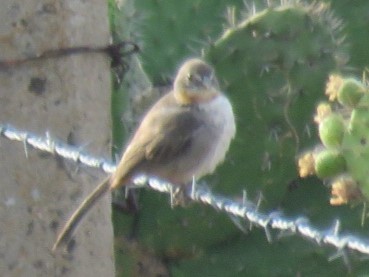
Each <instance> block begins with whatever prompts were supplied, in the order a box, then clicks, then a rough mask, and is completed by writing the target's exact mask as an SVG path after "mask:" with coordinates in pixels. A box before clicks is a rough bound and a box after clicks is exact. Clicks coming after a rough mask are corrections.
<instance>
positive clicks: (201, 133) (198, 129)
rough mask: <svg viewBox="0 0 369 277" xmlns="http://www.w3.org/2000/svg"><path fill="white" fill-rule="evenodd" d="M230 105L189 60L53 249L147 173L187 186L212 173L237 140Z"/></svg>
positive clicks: (205, 70)
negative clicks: (103, 202) (111, 194)
mask: <svg viewBox="0 0 369 277" xmlns="http://www.w3.org/2000/svg"><path fill="white" fill-rule="evenodd" d="M235 131H236V128H235V122H234V115H233V111H232V106H231V104H230V102H229V101H228V99H227V98H226V97H225V96H224V95H223V94H222V93H221V92H220V90H219V86H218V82H217V79H216V77H215V75H214V71H213V69H212V68H211V67H210V66H209V65H207V64H206V63H205V62H203V61H202V60H200V59H190V60H188V61H186V62H185V63H184V64H183V65H182V66H181V68H180V69H179V71H178V74H177V76H176V78H175V82H174V86H173V89H172V91H171V92H170V93H168V94H166V95H164V96H163V97H162V98H161V99H159V100H158V102H156V104H154V105H153V106H152V108H151V109H150V110H149V111H148V113H147V114H146V115H145V116H144V118H143V120H142V122H141V124H140V125H139V127H138V129H137V131H136V132H135V134H134V135H133V137H132V138H131V140H130V142H129V143H128V146H127V148H126V150H125V152H124V154H123V156H122V159H121V161H120V162H119V164H118V166H117V169H116V171H115V172H114V173H113V174H112V176H111V177H109V178H107V179H105V180H104V181H103V182H102V183H101V184H100V185H99V186H98V187H97V188H96V189H95V190H94V191H93V192H92V193H91V194H90V195H89V196H88V197H87V198H86V199H85V200H84V201H83V202H82V204H81V205H80V206H79V208H78V209H77V210H76V211H75V212H74V213H73V215H72V216H71V218H70V219H69V220H68V221H67V223H66V225H65V227H64V228H63V230H62V231H61V233H60V234H59V236H58V238H57V240H56V242H55V244H54V247H53V250H55V249H56V248H57V247H58V246H59V245H61V244H65V243H67V242H68V241H69V240H70V238H71V236H72V234H73V231H74V229H75V228H76V227H77V225H78V223H79V222H80V220H81V219H82V218H83V216H84V215H85V214H86V212H87V211H88V210H89V209H90V208H91V207H92V206H93V205H94V204H95V203H96V201H97V200H98V199H100V198H101V197H102V196H103V195H105V193H106V192H108V191H110V190H113V189H116V188H118V187H121V186H124V185H125V184H128V183H129V182H130V181H131V179H132V178H133V177H135V175H138V174H142V173H144V174H147V175H152V176H156V177H159V178H161V179H164V180H167V181H169V182H171V183H173V184H175V185H186V184H187V183H189V182H191V181H192V179H193V177H195V178H196V179H198V178H201V177H202V176H204V175H206V174H209V173H212V172H213V171H214V170H215V168H216V166H217V165H218V164H219V163H220V162H222V161H223V159H224V156H225V154H226V152H227V150H228V148H229V145H230V142H231V140H232V138H233V137H234V135H235Z"/></svg>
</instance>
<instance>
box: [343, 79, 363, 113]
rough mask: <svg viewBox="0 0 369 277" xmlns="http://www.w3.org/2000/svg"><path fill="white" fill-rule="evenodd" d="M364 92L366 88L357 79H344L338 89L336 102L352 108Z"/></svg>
mask: <svg viewBox="0 0 369 277" xmlns="http://www.w3.org/2000/svg"><path fill="white" fill-rule="evenodd" d="M366 92H368V90H367V88H366V87H365V86H364V85H363V84H362V83H361V82H359V81H358V80H356V79H353V78H349V79H345V80H344V82H343V84H342V86H341V88H340V89H339V91H338V102H339V103H340V104H342V105H343V106H346V107H351V108H354V107H356V105H357V104H358V103H359V101H360V99H361V98H362V97H363V95H364V93H366Z"/></svg>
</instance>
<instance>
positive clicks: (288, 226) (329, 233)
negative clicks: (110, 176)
mask: <svg viewBox="0 0 369 277" xmlns="http://www.w3.org/2000/svg"><path fill="white" fill-rule="evenodd" d="M0 137H5V138H7V139H9V140H15V141H20V142H22V143H23V144H24V145H25V147H29V146H30V147H33V148H35V149H38V150H41V151H45V152H48V153H51V154H53V155H57V156H59V157H62V158H64V159H67V160H71V161H73V162H76V163H81V164H83V165H85V166H88V167H94V168H98V169H101V170H103V171H104V172H106V173H112V172H113V171H114V170H115V165H114V164H113V163H111V162H109V161H106V160H105V159H102V158H96V157H93V156H91V155H88V154H85V153H83V152H82V151H81V150H80V149H78V148H76V147H72V146H69V145H67V144H64V143H61V142H57V141H55V140H52V139H51V138H50V136H46V138H45V137H44V138H43V137H39V136H36V135H33V134H30V133H28V132H25V131H21V130H17V129H15V128H13V127H11V126H6V125H1V124H0ZM134 185H135V186H143V187H149V188H151V189H153V190H156V191H159V192H165V193H171V192H172V189H173V186H172V185H171V184H169V183H167V182H164V181H162V180H159V179H157V178H151V177H148V176H139V177H137V178H135V180H134ZM187 196H188V197H189V198H191V199H192V200H193V201H196V202H200V203H202V204H205V205H209V206H212V207H213V208H215V209H216V210H219V211H223V212H225V213H227V214H228V215H230V216H231V217H232V218H239V219H240V220H246V221H249V222H250V224H252V225H253V226H256V227H260V228H263V229H264V230H265V232H266V235H267V237H268V234H270V232H269V231H270V229H274V230H278V231H280V232H281V233H291V234H295V235H298V236H301V237H304V238H308V239H310V240H312V241H315V242H316V243H318V244H319V245H323V244H324V245H329V246H333V247H335V248H336V249H337V253H339V254H340V255H341V256H343V257H345V256H346V252H345V251H346V250H347V249H350V250H355V251H358V252H360V253H362V254H369V239H367V238H360V237H359V236H355V235H352V234H347V235H344V234H340V226H339V225H340V224H339V221H335V222H334V224H333V227H332V228H331V229H328V230H321V229H318V228H316V227H314V226H313V225H312V224H311V223H310V222H309V220H308V219H307V218H305V217H303V216H299V217H296V218H288V217H286V216H284V215H283V213H281V212H270V213H262V212H260V211H259V210H258V207H257V206H256V205H254V204H252V203H250V202H248V201H243V202H236V201H233V200H232V199H230V198H226V197H224V196H220V195H216V194H213V193H212V192H210V191H209V190H208V189H206V188H204V187H200V186H196V191H192V190H191V191H188V192H187ZM268 239H269V238H268Z"/></svg>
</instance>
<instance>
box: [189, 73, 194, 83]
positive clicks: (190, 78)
mask: <svg viewBox="0 0 369 277" xmlns="http://www.w3.org/2000/svg"><path fill="white" fill-rule="evenodd" d="M187 80H188V81H190V82H192V81H193V80H194V76H193V74H191V73H188V74H187Z"/></svg>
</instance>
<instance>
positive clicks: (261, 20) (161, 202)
mask: <svg viewBox="0 0 369 277" xmlns="http://www.w3.org/2000/svg"><path fill="white" fill-rule="evenodd" d="M126 2H127V3H128V2H129V1H126ZM243 2H244V1H236V0H234V1H216V0H189V1H175V2H173V1H170V0H164V1H155V0H150V1H147V0H145V1H143V0H137V1H136V2H134V3H135V4H134V7H135V10H134V11H132V13H131V15H132V18H133V19H136V21H138V22H135V23H134V24H133V25H134V32H135V33H136V34H135V35H136V36H137V39H138V41H139V42H140V44H141V46H142V53H141V55H140V59H141V62H142V66H143V68H144V69H145V71H146V73H147V74H148V76H149V78H150V80H151V81H152V82H153V84H154V85H162V84H163V82H164V83H165V82H166V81H167V80H168V78H169V77H172V76H173V73H174V72H175V70H176V68H177V66H178V65H179V64H180V63H181V62H182V61H183V59H185V58H187V57H191V56H200V55H201V53H203V57H204V58H205V59H206V60H207V61H208V62H209V63H211V64H212V65H213V66H214V67H215V69H216V72H217V76H218V78H219V79H220V82H221V87H222V88H223V89H224V91H225V92H226V93H227V95H228V96H229V97H230V98H231V101H232V103H233V106H234V110H235V113H236V114H237V128H238V133H237V137H236V139H235V141H234V143H233V144H232V147H231V150H230V153H229V155H228V158H227V161H226V162H225V163H224V165H222V166H221V167H220V168H218V170H217V173H216V174H214V175H213V176H210V177H208V178H206V180H207V183H208V184H209V185H210V186H211V187H212V188H213V189H214V190H215V191H216V192H218V193H222V194H225V195H227V196H232V195H235V198H236V197H238V196H240V195H241V191H242V190H243V189H246V190H247V192H248V195H249V197H250V198H251V200H253V199H255V198H256V197H257V195H259V193H262V194H263V199H265V201H263V202H262V203H263V204H262V209H265V210H267V211H270V210H272V209H273V210H274V209H283V211H284V212H285V213H286V214H287V215H291V216H297V215H304V216H307V217H308V218H309V219H310V220H311V221H313V222H314V223H316V225H318V226H321V227H322V228H328V227H329V226H330V224H331V223H332V220H333V218H337V217H339V218H340V219H342V224H343V225H344V226H350V227H352V226H354V227H353V228H357V226H360V220H357V218H358V217H359V216H358V215H359V214H360V212H361V211H359V210H360V209H356V210H354V211H353V210H351V209H350V208H349V207H338V208H339V211H337V207H333V206H331V205H329V201H328V200H329V191H328V190H327V189H326V188H325V187H324V186H323V184H322V182H321V181H320V180H319V179H318V178H313V177H309V178H306V179H300V178H299V176H298V171H297V166H296V158H297V156H298V155H300V153H301V152H302V151H304V150H306V149H310V148H311V147H313V146H314V145H317V144H318V143H320V139H319V137H318V136H317V135H316V134H317V133H319V132H320V130H318V129H319V128H318V127H317V126H316V124H315V123H314V121H313V117H314V116H313V114H314V111H315V107H316V105H317V103H318V102H320V101H322V100H324V99H325V96H324V92H323V91H324V85H325V81H326V79H327V78H328V75H329V74H330V72H332V71H336V70H339V69H340V68H341V66H342V65H343V64H344V63H345V62H346V61H347V58H346V57H347V56H346V52H345V51H346V48H345V47H344V45H342V43H341V42H342V33H341V32H340V28H341V24H340V21H339V20H337V19H336V18H335V17H334V16H332V13H331V11H330V10H329V7H328V6H327V5H325V4H323V3H320V2H319V3H316V4H314V5H305V4H303V3H301V2H298V1H290V2H289V3H287V4H285V5H283V6H269V7H265V8H264V9H260V3H264V1H255V2H256V4H255V7H256V9H255V11H254V9H253V7H252V6H250V8H249V9H248V12H242V11H241V9H240V7H241V6H242V5H243ZM268 2H271V3H273V1H268ZM276 2H278V3H279V1H276ZM286 2H288V1H286ZM337 2H338V1H337ZM129 3H131V4H132V2H129ZM231 5H232V6H231ZM332 5H339V4H337V3H336V2H334V3H332ZM258 7H259V8H258ZM368 8H369V5H368ZM121 9H124V6H122V7H121ZM346 9H347V8H346ZM244 10H246V9H245V8H243V11H244ZM343 10H344V9H343ZM227 13H228V14H229V15H230V16H229V19H230V20H228V22H227V20H226V19H225V15H226V14H227ZM224 26H227V27H226V29H225V30H224V31H222V29H223V28H224ZM206 39H207V40H206ZM368 47H369V46H368ZM344 98H347V96H342V99H344ZM354 98H355V97H354ZM349 101H351V102H352V103H354V102H355V101H356V100H355V99H351V98H349ZM351 102H350V103H351ZM340 120H341V118H338V120H337V119H336V121H335V123H334V124H336V125H334V126H335V127H334V128H335V129H334V130H335V132H337V133H339V134H341V135H342V129H344V128H346V127H345V126H346V125H345V124H346V123H345V119H342V120H343V123H344V124H341V123H342V122H341V121H340ZM333 121H334V120H333ZM344 130H345V129H344ZM323 132H324V131H323V130H322V131H321V133H323ZM344 132H345V131H344ZM329 134H331V133H329ZM329 134H328V137H329ZM345 139H346V138H345V137H344V135H342V137H341V138H340V137H338V138H337V137H335V138H333V139H331V140H329V138H328V139H327V141H329V142H328V143H331V144H332V145H337V144H339V143H340V142H341V143H343V141H345ZM341 140H342V141H341ZM347 143H349V142H347ZM327 150H329V151H328V152H326V153H323V154H321V155H320V156H319V159H318V161H319V162H318V164H319V163H320V164H321V163H323V164H324V166H323V167H322V168H321V169H320V171H319V176H322V177H325V176H331V175H332V174H338V173H339V172H341V171H343V170H345V169H347V168H348V165H347V159H346V158H345V157H343V154H342V153H341V152H340V151H338V150H337V147H336V146H333V147H331V148H329V149H327ZM317 154H318V152H314V153H313V154H312V155H317ZM310 158H311V156H310ZM336 160H339V161H340V163H339V165H338V166H336V167H332V166H331V164H332V163H335V161H336ZM325 161H328V162H326V163H325ZM332 161H333V162H332ZM314 166H315V165H313V166H312V168H308V169H306V172H307V173H306V174H310V172H313V171H314V170H315V167H314ZM140 207H141V209H140V213H139V216H138V217H137V218H136V219H135V220H132V218H131V217H130V216H127V215H122V214H119V213H115V216H114V221H115V223H116V224H115V225H116V234H117V237H118V239H119V241H121V239H120V238H121V237H122V236H123V235H125V236H127V235H130V236H133V237H134V238H135V239H136V240H137V241H138V244H139V248H140V249H141V250H142V249H147V251H146V252H147V253H153V255H155V256H158V257H160V258H162V259H163V260H166V261H168V262H167V263H166V267H167V268H168V271H169V272H170V273H171V275H172V276H189V275H191V274H192V275H194V276H245V275H247V276H295V275H302V276H319V275H322V274H324V275H325V276H340V275H342V274H344V272H347V267H346V265H345V264H344V263H342V262H341V261H340V260H335V261H334V262H331V263H329V262H328V261H327V257H328V254H329V252H327V251H326V249H323V248H322V247H318V246H316V245H314V244H312V243H310V242H305V241H304V240H302V239H301V238H298V237H294V238H289V239H286V240H279V241H275V242H273V243H272V244H270V243H268V242H267V240H266V238H265V235H264V232H263V230H259V229H253V230H252V231H251V232H250V233H248V234H244V233H242V232H241V231H240V230H238V229H237V228H236V227H235V226H234V225H233V224H232V223H231V220H229V218H227V217H226V216H225V215H224V214H219V213H216V212H214V211H213V210H212V209H208V208H206V207H203V206H201V205H197V204H195V205H193V206H190V207H187V208H175V209H170V207H169V200H168V197H167V196H164V195H159V194H158V193H154V192H151V191H149V192H148V191H143V192H140ZM124 249H125V251H124V252H122V251H119V249H118V250H117V253H118V256H119V259H121V260H122V262H119V261H117V264H124V267H123V269H122V271H119V270H118V276H132V275H134V273H132V271H127V270H130V269H132V268H134V267H135V266H136V265H137V264H139V263H140V264H142V261H143V260H144V259H145V258H143V257H142V255H140V254H137V253H138V252H140V251H138V252H137V251H134V250H132V249H130V250H127V247H125V248H124ZM126 252H127V253H126ZM132 253H133V254H132ZM367 266H368V264H367V263H363V262H356V261H354V262H353V267H354V268H355V271H354V272H355V273H363V274H365V273H369V271H368V270H367Z"/></svg>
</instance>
